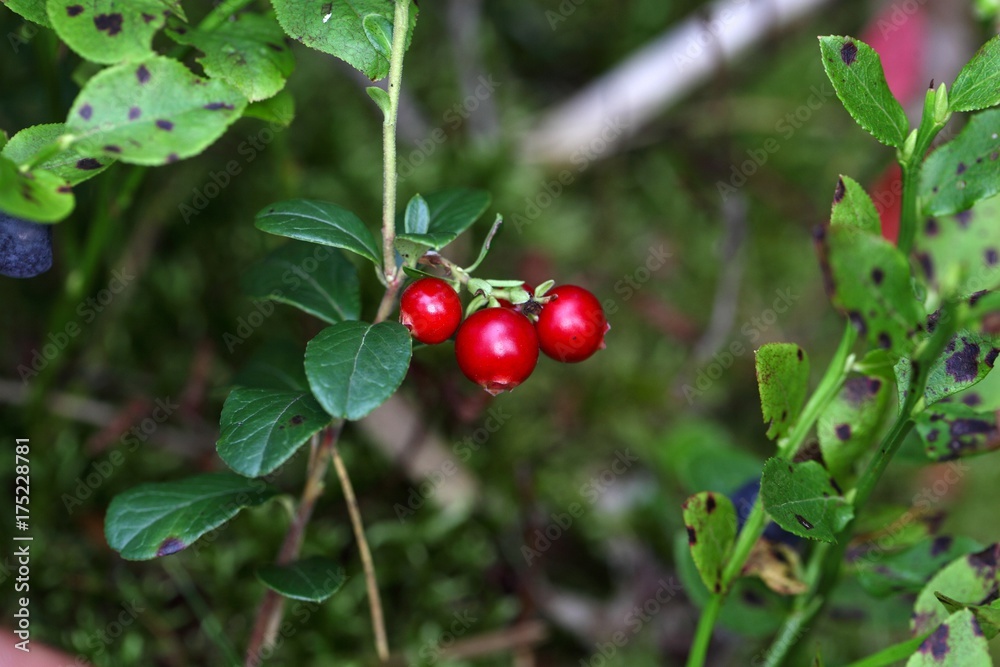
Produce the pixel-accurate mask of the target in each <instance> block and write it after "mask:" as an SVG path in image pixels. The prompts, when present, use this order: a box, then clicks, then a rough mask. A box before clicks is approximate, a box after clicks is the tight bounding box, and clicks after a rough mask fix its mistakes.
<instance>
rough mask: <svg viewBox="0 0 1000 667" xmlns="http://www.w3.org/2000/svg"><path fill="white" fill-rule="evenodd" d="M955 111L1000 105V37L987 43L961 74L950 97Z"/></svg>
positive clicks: (950, 102) (953, 86)
mask: <svg viewBox="0 0 1000 667" xmlns="http://www.w3.org/2000/svg"><path fill="white" fill-rule="evenodd" d="M948 102H949V106H950V107H951V110H952V111H977V110H979V109H985V108H987V107H992V106H996V105H997V104H1000V35H998V36H996V37H994V38H993V39H991V40H990V41H988V42H986V44H984V45H983V46H982V48H980V49H979V52H978V53H976V55H974V56H973V57H972V60H970V61H969V62H968V63H966V65H965V67H963V68H962V71H961V72H959V73H958V77H957V78H956V79H955V83H954V84H952V86H951V92H950V94H949V96H948Z"/></svg>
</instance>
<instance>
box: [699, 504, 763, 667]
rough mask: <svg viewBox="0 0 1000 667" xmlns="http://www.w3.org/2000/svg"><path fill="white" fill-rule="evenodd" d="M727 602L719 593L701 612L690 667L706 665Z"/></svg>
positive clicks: (710, 599)
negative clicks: (710, 646) (710, 645)
mask: <svg viewBox="0 0 1000 667" xmlns="http://www.w3.org/2000/svg"><path fill="white" fill-rule="evenodd" d="M747 525H749V520H747ZM744 530H746V526H744ZM741 535H742V533H741ZM725 600H726V596H725V595H722V594H719V593H717V594H715V595H713V596H712V597H711V598H709V600H708V604H706V605H705V608H704V609H702V610H701V618H699V619H698V628H697V629H696V630H695V633H694V639H693V640H691V652H690V653H688V661H687V665H688V667H695V666H696V665H697V666H699V667H700V665H704V664H705V657H706V656H707V655H708V644H709V642H710V641H712V634H713V633H714V631H715V621H716V619H718V618H719V612H720V611H722V603H723V602H725Z"/></svg>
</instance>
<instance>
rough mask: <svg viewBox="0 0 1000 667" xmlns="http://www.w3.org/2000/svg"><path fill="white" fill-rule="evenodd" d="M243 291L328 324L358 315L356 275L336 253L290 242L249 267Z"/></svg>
mask: <svg viewBox="0 0 1000 667" xmlns="http://www.w3.org/2000/svg"><path fill="white" fill-rule="evenodd" d="M242 283H243V291H244V292H246V293H247V294H248V295H249V296H252V297H256V298H258V299H271V300H273V301H279V302H281V303H287V304H288V305H291V306H295V307H296V308H299V309H301V310H303V311H305V312H307V313H309V314H310V315H314V316H316V317H318V318H320V319H321V320H324V321H326V322H328V323H330V324H336V323H337V322H342V321H344V320H356V319H358V317H359V316H360V314H361V286H360V283H359V281H358V272H357V270H356V269H355V268H354V265H353V264H351V263H350V262H349V261H348V260H347V258H346V257H344V256H343V254H341V252H340V251H339V250H336V249H334V248H330V247H329V246H321V245H316V244H313V243H302V242H299V241H292V242H290V243H286V244H285V245H283V246H281V247H280V248H278V249H277V250H275V251H273V252H272V253H270V254H269V255H267V256H266V257H265V258H264V259H262V260H260V261H259V262H258V263H257V264H255V265H254V266H252V267H251V268H250V269H249V270H248V271H247V273H246V274H245V275H244V276H243V280H242Z"/></svg>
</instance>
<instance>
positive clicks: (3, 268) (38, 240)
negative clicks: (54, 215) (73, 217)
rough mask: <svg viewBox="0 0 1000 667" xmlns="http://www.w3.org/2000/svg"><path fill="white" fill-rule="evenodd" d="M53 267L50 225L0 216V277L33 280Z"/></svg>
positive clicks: (0, 214)
mask: <svg viewBox="0 0 1000 667" xmlns="http://www.w3.org/2000/svg"><path fill="white" fill-rule="evenodd" d="M51 267H52V225H41V224H38V223H37V222H28V221H27V220H21V219H20V218H15V217H12V216H9V215H7V214H6V213H0V275H4V276H9V277H11V278H33V277H35V276H37V275H38V274H40V273H45V272H46V271H48V270H49V269H50V268H51Z"/></svg>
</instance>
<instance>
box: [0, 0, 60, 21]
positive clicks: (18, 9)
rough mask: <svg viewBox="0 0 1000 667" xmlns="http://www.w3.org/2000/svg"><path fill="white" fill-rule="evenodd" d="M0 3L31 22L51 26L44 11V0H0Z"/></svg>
mask: <svg viewBox="0 0 1000 667" xmlns="http://www.w3.org/2000/svg"><path fill="white" fill-rule="evenodd" d="M0 4H2V5H4V6H5V7H6V8H7V9H9V10H11V11H12V12H15V13H16V14H20V15H21V16H22V17H24V18H26V19H28V20H29V21H32V22H33V23H37V24H39V25H43V26H45V27H46V28H51V27H52V23H51V22H50V21H49V15H48V13H47V12H46V11H45V0H0Z"/></svg>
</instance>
